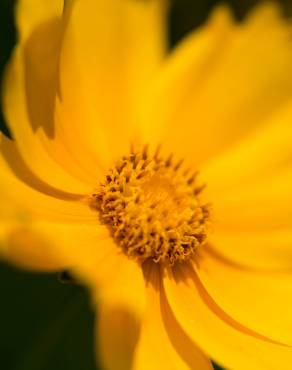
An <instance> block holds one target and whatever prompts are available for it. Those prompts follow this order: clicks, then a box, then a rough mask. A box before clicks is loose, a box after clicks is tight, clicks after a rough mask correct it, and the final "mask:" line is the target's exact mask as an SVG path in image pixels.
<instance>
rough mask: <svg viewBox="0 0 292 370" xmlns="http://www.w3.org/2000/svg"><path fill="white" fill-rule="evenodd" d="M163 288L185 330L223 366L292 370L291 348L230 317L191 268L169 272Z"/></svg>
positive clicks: (239, 369)
mask: <svg viewBox="0 0 292 370" xmlns="http://www.w3.org/2000/svg"><path fill="white" fill-rule="evenodd" d="M229 284H233V281H231V282H230V281H229ZM164 287H165V291H166V296H167V299H168V301H169V303H170V306H171V308H172V310H173V313H174V315H175V317H176V319H177V320H178V322H179V323H180V324H181V326H182V327H183V329H184V330H185V331H186V333H187V334H188V335H189V336H190V338H192V340H193V341H194V342H195V343H197V344H198V345H199V346H200V347H201V348H202V349H203V350H204V351H205V352H206V353H207V354H209V355H210V356H211V357H212V358H213V359H214V360H215V361H216V362H218V363H219V364H220V365H222V366H224V367H226V368H229V369H237V370H244V369H251V370H274V369H279V370H289V369H290V367H291V363H292V351H291V347H289V346H285V345H281V344H279V343H276V342H273V341H272V340H270V339H269V338H266V337H264V336H261V335H259V334H258V333H256V332H254V331H252V330H250V329H248V328H246V327H244V326H243V325H241V324H240V323H238V322H237V321H236V320H234V319H233V318H232V317H230V316H228V315H227V314H226V313H225V312H224V311H223V310H222V309H221V308H220V307H219V306H218V305H216V303H215V302H214V300H213V299H212V297H211V296H209V295H208V293H207V292H206V290H205V289H204V287H203V286H202V284H201V283H200V280H199V279H198V278H197V276H196V275H195V273H194V271H193V270H192V269H191V268H190V267H189V266H186V265H185V266H177V267H176V268H174V270H173V271H170V270H169V271H168V274H167V276H165V279H164ZM271 299H272V298H271Z"/></svg>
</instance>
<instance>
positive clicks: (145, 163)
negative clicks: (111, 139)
mask: <svg viewBox="0 0 292 370" xmlns="http://www.w3.org/2000/svg"><path fill="white" fill-rule="evenodd" d="M196 178H197V173H194V174H193V175H192V176H190V175H188V171H184V170H183V169H182V161H179V162H177V163H175V162H174V161H173V159H172V156H170V157H168V158H167V159H163V158H160V157H159V155H158V151H157V152H156V153H155V154H154V155H152V156H151V155H150V154H149V153H148V150H147V147H145V148H144V149H143V150H142V151H141V152H133V153H131V154H130V155H128V156H124V157H123V158H122V159H121V160H120V161H119V162H118V163H117V164H116V166H115V168H113V169H111V170H110V172H109V174H108V175H107V176H106V179H105V181H104V182H103V183H102V184H101V185H100V187H99V189H98V191H97V192H96V193H95V194H93V195H92V198H91V205H92V206H93V208H94V209H96V210H97V211H98V212H99V217H100V220H101V222H102V223H103V224H105V225H107V226H108V228H109V229H110V231H111V234H112V236H113V238H114V239H115V241H116V242H117V244H118V245H120V246H121V247H122V249H123V250H124V252H125V253H126V254H127V255H128V256H130V257H134V258H137V259H138V260H140V261H142V262H143V261H145V260H146V259H148V258H151V259H153V260H154V261H155V262H159V261H166V262H169V263H170V264H171V265H173V264H174V263H175V262H176V261H185V260H187V259H188V258H189V257H191V256H192V255H193V254H194V252H195V251H196V249H197V248H198V246H200V245H201V244H202V243H203V242H204V241H205V239H206V237H207V229H208V219H209V207H208V205H203V204H202V203H201V201H200V193H201V191H202V190H203V186H199V185H198V184H197V179H196Z"/></svg>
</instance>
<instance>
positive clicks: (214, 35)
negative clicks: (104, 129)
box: [139, 7, 233, 154]
mask: <svg viewBox="0 0 292 370" xmlns="http://www.w3.org/2000/svg"><path fill="white" fill-rule="evenodd" d="M232 25H233V20H232V17H231V15H230V12H229V10H228V9H227V8H226V7H219V8H218V9H216V11H215V12H214V14H213V15H212V16H211V19H210V20H209V22H208V23H207V25H206V26H204V27H202V28H201V29H199V30H196V31H194V32H192V33H191V34H190V35H189V36H188V37H186V38H185V39H184V40H183V41H182V42H181V43H180V44H179V45H178V46H177V47H176V48H175V49H174V51H172V53H171V54H170V56H169V57H168V58H167V59H166V60H165V61H164V63H163V65H162V67H161V69H160V70H159V74H158V75H157V78H156V79H155V80H154V82H153V83H152V84H151V86H149V88H148V89H147V91H146V93H145V97H144V101H143V102H142V103H141V104H140V106H139V108H140V117H139V118H140V120H141V122H143V126H142V130H143V135H144V137H145V140H149V142H151V143H152V142H153V141H154V143H155V144H157V142H158V143H159V144H161V142H163V145H164V146H166V148H167V149H168V150H169V151H173V150H179V152H178V153H177V154H183V153H181V151H180V150H181V148H177V146H178V145H177V142H176V141H175V138H174V130H175V136H176V137H178V140H180V139H181V138H182V136H183V141H182V142H181V143H184V140H185V137H184V136H185V135H189V133H190V130H192V129H194V126H195V127H197V129H199V127H200V126H199V123H200V122H197V121H195V115H196V114H198V112H196V111H193V114H194V121H193V122H192V124H191V125H187V124H188V122H184V121H183V119H182V118H183V117H182V116H181V115H182V114H183V113H184V110H183V104H184V102H185V100H186V98H187V97H188V95H191V94H197V93H198V92H199V91H200V89H201V85H202V83H204V81H205V79H206V76H207V74H208V73H209V70H211V69H212V67H213V65H214V63H216V62H217V58H218V56H220V55H221V53H222V50H221V49H222V44H224V43H225V42H226V40H228V38H229V37H230V32H231V31H232V30H233V26H232ZM178 115H180V117H178ZM178 123H179V130H178V129H177V128H178ZM196 139H197V137H193V136H192V140H193V143H195V142H196ZM173 145H175V146H173ZM189 149H192V150H193V146H192V148H189ZM189 149H187V150H189Z"/></svg>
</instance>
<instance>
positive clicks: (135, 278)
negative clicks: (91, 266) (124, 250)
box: [93, 246, 145, 370]
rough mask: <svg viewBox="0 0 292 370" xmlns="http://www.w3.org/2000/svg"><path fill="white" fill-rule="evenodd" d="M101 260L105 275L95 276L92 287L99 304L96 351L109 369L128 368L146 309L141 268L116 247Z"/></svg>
mask: <svg viewBox="0 0 292 370" xmlns="http://www.w3.org/2000/svg"><path fill="white" fill-rule="evenodd" d="M116 248H118V246H116ZM102 263H103V266H101V271H102V272H106V271H107V272H108V274H107V275H106V276H104V279H103V280H102V281H101V280H100V278H97V283H98V290H96V287H94V288H95V292H96V297H97V303H98V321H97V345H98V346H99V348H98V350H97V354H100V356H99V357H100V360H101V362H102V363H103V364H104V366H105V368H106V369H108V370H116V369H121V370H126V369H131V364H132V361H133V354H134V350H135V347H136V343H137V340H138V337H139V334H140V325H141V319H142V317H143V315H144V310H145V283H144V277H143V273H142V269H141V266H139V265H137V264H136V263H135V262H134V261H130V260H129V259H128V258H127V257H126V256H124V255H118V254H117V250H116V255H115V257H112V260H111V259H110V258H108V259H105V260H104V261H103V262H102ZM105 270H106V271H105ZM99 272H100V271H99ZM93 277H94V276H93Z"/></svg>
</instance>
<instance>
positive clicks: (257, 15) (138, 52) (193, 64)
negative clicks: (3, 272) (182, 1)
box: [0, 0, 292, 370]
mask: <svg viewBox="0 0 292 370" xmlns="http://www.w3.org/2000/svg"><path fill="white" fill-rule="evenodd" d="M165 19H166V4H165V3H164V2H163V1H158V0H144V1H138V0H137V1H134V0H79V1H78V0H71V1H68V2H66V7H65V9H63V4H62V1H61V0H50V1H45V0H19V2H18V5H17V24H18V27H19V32H20V33H19V42H18V45H17V47H16V49H15V51H14V54H13V57H12V61H11V63H10V65H9V67H8V69H7V73H6V78H5V86H4V94H3V96H4V104H3V106H4V111H5V114H6V118H7V122H8V124H9V128H10V130H11V133H12V136H13V138H14V140H13V141H12V140H10V139H8V138H6V137H5V136H4V135H2V136H1V177H0V182H1V204H2V206H1V211H0V215H1V225H0V226H1V227H0V238H1V254H2V256H3V258H5V259H6V260H9V261H11V262H12V263H15V264H17V265H19V266H22V267H25V268H28V269H35V270H45V271H52V270H59V269H63V268H71V269H72V271H73V273H75V274H76V276H78V277H79V278H80V279H82V280H83V281H84V282H86V283H87V284H88V285H89V287H90V289H91V292H92V297H93V301H94V303H98V305H99V314H98V323H97V328H96V332H97V337H98V339H97V342H98V343H99V351H100V354H101V358H102V361H103V364H104V366H105V368H106V369H113V370H116V369H135V370H149V369H151V370H162V369H177V370H178V369H179V370H181V369H196V370H205V369H210V368H212V365H211V363H210V361H209V358H212V359H214V360H215V361H218V363H220V364H222V365H223V366H225V367H227V368H229V369H236V370H239V369H245V370H246V369H254V370H268V369H270V370H275V369H277V370H283V369H287V370H288V369H291V366H292V348H291V344H292V315H291V303H292V278H291V269H292V227H291V220H292V172H291V158H292V147H291V141H292V128H291V127H292V126H291V120H292V72H291V60H292V42H291V40H292V39H291V31H292V27H291V25H290V24H289V23H288V22H287V21H285V20H284V19H283V18H282V17H281V16H280V14H279V10H278V9H277V7H276V6H274V5H271V4H265V5H262V6H261V7H259V8H257V9H255V10H254V11H253V12H252V13H251V14H250V15H249V17H248V18H247V19H246V20H245V21H244V22H243V23H240V24H239V23H237V22H235V21H234V20H233V18H232V16H231V15H230V14H229V12H228V10H227V9H226V8H219V9H217V10H216V11H215V12H214V14H213V15H212V16H211V18H210V20H209V21H208V23H207V24H206V25H205V26H204V27H202V28H201V29H199V30H198V31H195V32H193V33H191V34H190V35H189V36H188V37H187V38H186V39H185V40H184V41H182V42H181V44H180V45H179V46H178V47H176V49H175V50H174V51H172V52H171V53H170V54H169V55H167V54H166V35H165V33H166V25H165ZM182 160H183V161H184V162H182ZM188 169H190V170H189V172H188ZM197 171H200V172H197ZM204 185H206V188H204Z"/></svg>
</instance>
